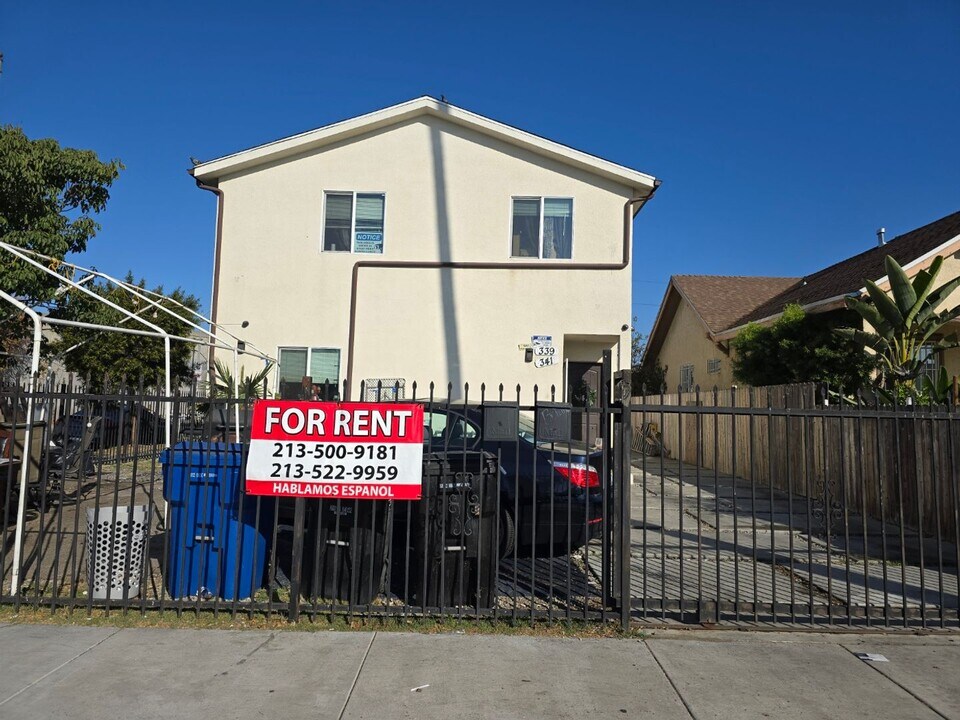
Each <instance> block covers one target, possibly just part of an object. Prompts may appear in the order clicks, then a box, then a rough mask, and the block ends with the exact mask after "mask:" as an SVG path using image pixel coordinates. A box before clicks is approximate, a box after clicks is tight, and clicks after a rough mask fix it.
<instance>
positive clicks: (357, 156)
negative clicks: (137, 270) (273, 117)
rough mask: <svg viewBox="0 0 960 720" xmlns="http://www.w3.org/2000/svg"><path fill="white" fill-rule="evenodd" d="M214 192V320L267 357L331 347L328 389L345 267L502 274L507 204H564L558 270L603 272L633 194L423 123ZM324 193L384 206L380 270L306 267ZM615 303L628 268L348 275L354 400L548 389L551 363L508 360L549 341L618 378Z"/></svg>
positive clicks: (430, 120)
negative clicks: (441, 391) (520, 200)
mask: <svg viewBox="0 0 960 720" xmlns="http://www.w3.org/2000/svg"><path fill="white" fill-rule="evenodd" d="M219 186H220V188H221V189H222V190H223V193H224V220H223V244H222V250H221V270H220V291H219V302H218V318H217V319H218V321H219V322H222V323H240V322H241V321H243V320H247V321H249V322H250V326H249V328H247V329H245V330H243V331H242V332H240V331H238V334H241V335H242V336H243V337H244V338H245V339H247V340H249V341H251V342H253V343H255V344H256V345H257V346H259V347H260V348H261V349H262V350H264V351H265V352H267V353H269V354H271V355H275V354H276V353H277V349H278V347H281V346H313V347H329V348H340V349H341V378H342V377H343V376H344V375H345V374H346V368H347V334H348V319H349V318H348V315H349V299H350V280H351V270H352V268H353V264H354V263H355V262H356V261H358V260H378V259H382V260H458V261H471V260H472V261H479V260H483V261H503V262H511V259H510V257H509V255H510V232H511V208H512V205H511V197H512V196H517V195H529V196H559V197H572V198H573V260H572V262H591V263H616V262H618V261H619V260H620V259H621V251H622V237H623V235H622V233H623V230H622V224H623V205H624V202H625V200H626V199H627V198H629V197H632V196H634V195H636V194H638V191H636V190H635V189H634V188H630V187H627V186H626V185H620V184H617V183H615V182H613V181H610V180H607V179H603V178H600V177H597V176H594V175H592V174H590V173H588V172H586V171H582V170H579V169H576V168H573V167H570V166H568V165H565V164H561V163H559V162H556V161H554V160H550V159H546V158H543V157H541V156H539V155H536V154H534V153H532V152H529V151H526V150H522V149H519V148H517V147H516V146H514V145H512V144H508V143H506V142H503V141H500V140H496V139H492V138H490V137H488V136H485V135H481V134H479V133H477V132H475V131H472V130H468V129H465V128H463V127H462V126H459V125H454V124H452V123H450V122H449V121H446V120H443V119H440V118H435V117H428V116H424V117H421V118H417V119H414V120H407V121H405V122H403V123H401V124H398V125H396V126H393V127H392V128H389V129H386V130H380V131H375V132H373V133H370V134H368V135H366V136H361V137H360V138H355V139H352V140H350V141H347V142H343V143H340V144H336V145H332V146H328V147H326V148H324V149H322V150H321V151H314V152H312V153H307V154H305V155H300V156H297V157H294V158H288V159H285V160H282V161H278V162H276V163H273V164H268V165H264V166H260V167H258V168H256V169H254V170H250V171H246V172H242V173H238V174H237V175H234V176H227V177H224V178H222V179H221V180H220V183H219ZM337 190H341V191H342V190H348V191H349V190H353V191H360V192H365V191H369V192H374V191H376V192H384V193H385V194H386V204H385V221H384V253H383V254H382V255H367V254H350V253H330V252H321V250H320V247H321V232H322V225H323V217H322V204H323V193H324V191H337ZM643 192H646V190H644V191H640V194H642V193H643ZM526 260H528V259H523V260H517V261H514V262H522V261H526ZM630 288H631V281H630V268H627V269H625V270H622V271H616V272H615V271H582V270H581V271H574V270H571V271H530V270H510V269H506V270H452V271H451V270H445V271H438V270H412V269H381V268H372V269H363V270H361V272H360V281H359V303H358V323H357V327H358V333H357V335H358V337H357V347H356V352H357V358H356V364H355V369H354V385H355V386H356V385H358V384H359V380H361V379H363V378H368V377H402V378H405V379H406V381H407V383H408V385H409V383H411V382H412V381H414V380H416V381H418V382H419V383H421V384H423V383H429V382H430V381H431V380H432V381H434V382H437V383H440V384H441V385H445V384H446V383H447V382H453V383H454V384H455V385H461V384H462V383H464V382H469V383H470V384H471V396H473V394H474V393H475V392H478V390H479V385H480V383H487V384H488V387H490V386H494V387H495V386H496V384H498V383H500V382H503V383H505V384H506V385H507V387H509V388H515V386H516V384H517V383H521V384H522V385H523V386H524V387H525V388H526V387H530V386H532V385H533V383H538V384H539V385H540V386H541V387H545V386H547V387H548V386H549V385H550V384H556V385H557V386H558V387H561V386H562V382H563V364H562V363H560V364H559V365H556V366H554V367H549V368H541V369H537V368H535V367H534V366H533V365H532V364H529V363H525V362H524V353H523V350H522V349H520V348H519V347H518V346H520V345H522V344H525V343H529V342H530V336H531V335H552V336H553V338H554V344H555V345H556V346H557V347H558V348H559V350H560V352H561V353H562V354H561V357H563V353H566V354H567V356H569V357H570V358H571V359H582V358H584V357H585V356H588V355H589V356H593V355H597V352H598V350H602V347H609V348H611V349H612V350H613V353H614V362H615V363H616V362H617V358H618V355H619V358H620V366H622V367H628V366H629V348H630V334H629V330H627V331H626V332H622V331H621V330H620V328H621V326H623V325H625V324H626V325H629V324H630V318H631V307H630V297H631V290H630ZM565 336H576V338H575V339H574V338H572V337H571V338H569V339H568V341H566V342H565ZM585 336H586V337H585ZM589 336H603V338H602V340H600V339H599V338H593V339H592V340H593V341H592V342H591V338H590V337H589ZM618 339H619V344H620V350H621V352H620V353H618V352H617V349H618V348H617V345H618V342H617V340H618ZM249 364H250V366H251V367H254V366H255V365H256V364H257V363H255V362H253V361H249ZM271 384H273V382H271ZM455 394H457V395H460V394H462V393H455Z"/></svg>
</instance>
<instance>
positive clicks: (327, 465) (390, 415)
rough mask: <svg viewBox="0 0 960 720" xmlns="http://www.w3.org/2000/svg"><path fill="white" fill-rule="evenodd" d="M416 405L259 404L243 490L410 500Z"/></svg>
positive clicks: (415, 471)
mask: <svg viewBox="0 0 960 720" xmlns="http://www.w3.org/2000/svg"><path fill="white" fill-rule="evenodd" d="M422 465H423V407H422V406H420V405H411V404H398V403H333V402H323V403H318V402H295V401H285V400H259V401H257V403H256V404H255V405H254V408H253V425H252V428H251V433H250V453H249V455H248V457H247V485H246V491H247V493H248V494H250V495H271V496H275V497H303V498H343V499H348V500H353V499H368V500H418V499H420V477H421V473H422Z"/></svg>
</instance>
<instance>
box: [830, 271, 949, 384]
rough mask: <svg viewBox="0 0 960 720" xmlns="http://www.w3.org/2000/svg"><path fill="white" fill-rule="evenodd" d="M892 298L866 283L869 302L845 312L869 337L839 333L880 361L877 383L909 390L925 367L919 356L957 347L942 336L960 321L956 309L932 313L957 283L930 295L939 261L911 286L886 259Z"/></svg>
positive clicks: (854, 303) (852, 303)
mask: <svg viewBox="0 0 960 720" xmlns="http://www.w3.org/2000/svg"><path fill="white" fill-rule="evenodd" d="M884 264H885V266H886V271H887V278H888V279H889V281H890V290H891V294H890V295H887V293H885V292H884V291H883V290H881V289H880V287H879V286H878V285H877V284H876V283H875V282H873V281H872V280H866V281H865V282H864V285H865V286H866V288H867V294H868V295H869V298H868V299H863V300H861V299H860V298H847V307H849V308H850V309H851V310H853V311H854V312H856V313H857V315H858V316H859V317H860V318H862V320H863V321H865V322H866V323H867V324H868V325H869V326H870V327H872V328H873V331H872V332H870V331H868V330H858V329H854V328H850V329H844V330H841V331H840V332H841V333H842V334H843V335H845V336H846V337H847V338H848V339H850V340H852V341H853V342H856V343H857V344H858V345H860V346H862V347H866V348H870V349H871V350H873V351H874V352H875V353H876V355H877V357H878V359H879V361H880V368H881V373H880V376H879V378H878V382H879V384H881V385H882V386H883V387H884V388H885V389H887V390H897V389H908V390H912V389H913V388H914V385H915V380H916V379H917V376H918V375H920V372H921V371H922V370H923V366H924V356H923V355H922V354H921V350H922V349H923V348H924V347H926V348H929V349H930V350H934V351H937V350H943V349H946V348H952V347H957V346H958V345H960V340H958V337H957V334H956V333H949V334H944V330H945V326H946V325H947V323H949V322H950V321H952V320H955V319H956V318H957V317H960V307H955V308H953V309H952V310H944V311H942V312H937V308H938V307H940V305H942V304H943V302H944V301H945V300H946V299H947V298H948V297H949V296H950V294H951V293H952V292H953V291H954V290H956V289H957V287H960V277H957V278H954V279H953V280H948V281H947V282H945V283H944V284H943V285H941V286H940V287H938V288H935V289H934V283H936V281H937V276H938V275H939V274H940V269H941V267H942V266H943V258H942V257H940V256H937V257H936V258H934V260H933V262H932V263H931V264H930V267H929V268H927V269H926V270H921V271H920V272H918V273H917V274H916V275H915V276H914V278H913V280H911V279H910V278H909V277H908V276H907V274H906V273H905V272H904V270H903V268H902V267H900V264H899V263H898V262H897V261H896V260H894V259H893V258H892V257H890V256H889V255H888V256H887V257H886V259H885V260H884Z"/></svg>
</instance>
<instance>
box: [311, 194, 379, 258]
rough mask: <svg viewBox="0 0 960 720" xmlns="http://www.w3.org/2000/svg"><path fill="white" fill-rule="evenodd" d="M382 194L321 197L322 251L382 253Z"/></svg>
mask: <svg viewBox="0 0 960 720" xmlns="http://www.w3.org/2000/svg"><path fill="white" fill-rule="evenodd" d="M385 200H386V197H385V196H384V194H383V193H354V192H328V193H325V194H324V218H323V246H322V247H323V250H324V251H325V252H354V253H374V254H378V255H379V254H382V253H383V218H384V204H385Z"/></svg>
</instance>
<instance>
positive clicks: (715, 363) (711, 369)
mask: <svg viewBox="0 0 960 720" xmlns="http://www.w3.org/2000/svg"><path fill="white" fill-rule="evenodd" d="M718 372H720V360H717V359H714V360H707V374H708V375H713V374H715V373H718Z"/></svg>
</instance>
